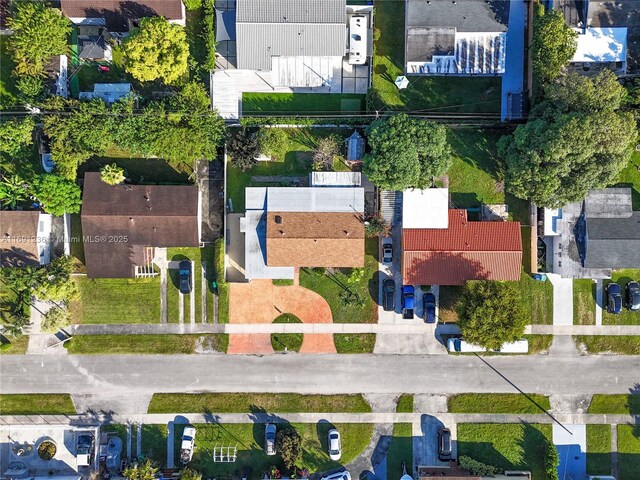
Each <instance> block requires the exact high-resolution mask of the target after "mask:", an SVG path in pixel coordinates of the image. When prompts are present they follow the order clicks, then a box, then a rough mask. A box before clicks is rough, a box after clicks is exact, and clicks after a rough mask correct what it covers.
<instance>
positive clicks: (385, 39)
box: [373, 0, 501, 113]
mask: <svg viewBox="0 0 640 480" xmlns="http://www.w3.org/2000/svg"><path fill="white" fill-rule="evenodd" d="M373 3H374V7H375V10H376V28H375V30H376V31H378V30H379V32H380V37H379V39H378V40H377V41H376V42H375V56H374V62H373V72H374V73H373V89H374V90H375V92H376V94H377V96H378V98H379V101H377V102H376V103H378V105H376V107H377V108H380V107H382V106H384V107H386V108H387V109H389V110H413V111H415V110H422V111H424V110H433V111H436V112H440V111H446V112H482V113H486V112H491V113H495V112H500V95H501V80H500V78H499V77H495V78H488V77H425V76H423V77H419V76H411V77H409V86H408V87H407V88H406V89H404V90H398V88H397V87H396V86H395V84H394V83H393V82H394V81H395V79H396V77H397V76H398V75H404V40H405V39H404V32H405V28H404V27H405V26H404V17H405V12H404V10H405V4H404V2H390V1H385V0H374V2H373Z"/></svg>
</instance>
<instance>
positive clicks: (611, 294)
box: [606, 282, 622, 314]
mask: <svg viewBox="0 0 640 480" xmlns="http://www.w3.org/2000/svg"><path fill="white" fill-rule="evenodd" d="M606 293H607V312H609V313H614V314H618V313H621V312H622V289H621V288H620V285H618V284H617V283H615V282H611V283H609V284H608V285H607V287H606Z"/></svg>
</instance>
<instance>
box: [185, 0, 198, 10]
mask: <svg viewBox="0 0 640 480" xmlns="http://www.w3.org/2000/svg"><path fill="white" fill-rule="evenodd" d="M182 3H184V7H185V8H186V9H187V10H197V9H199V8H200V7H201V6H202V0H182Z"/></svg>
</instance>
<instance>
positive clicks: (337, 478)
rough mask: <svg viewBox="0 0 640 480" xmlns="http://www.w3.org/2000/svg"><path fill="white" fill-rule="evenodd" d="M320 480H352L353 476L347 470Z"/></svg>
mask: <svg viewBox="0 0 640 480" xmlns="http://www.w3.org/2000/svg"><path fill="white" fill-rule="evenodd" d="M320 480H351V474H350V473H349V472H347V471H346V470H340V471H339V472H334V473H330V474H329V475H326V476H324V477H322V478H321V479H320Z"/></svg>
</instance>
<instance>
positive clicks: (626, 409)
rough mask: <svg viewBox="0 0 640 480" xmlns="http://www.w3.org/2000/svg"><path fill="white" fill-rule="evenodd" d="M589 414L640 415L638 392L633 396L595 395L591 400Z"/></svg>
mask: <svg viewBox="0 0 640 480" xmlns="http://www.w3.org/2000/svg"><path fill="white" fill-rule="evenodd" d="M589 413H614V414H622V415H627V414H628V415H640V392H638V393H635V394H628V395H627V394H618V395H614V394H611V395H605V394H595V395H594V396H593V397H592V398H591V404H590V405H589Z"/></svg>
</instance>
